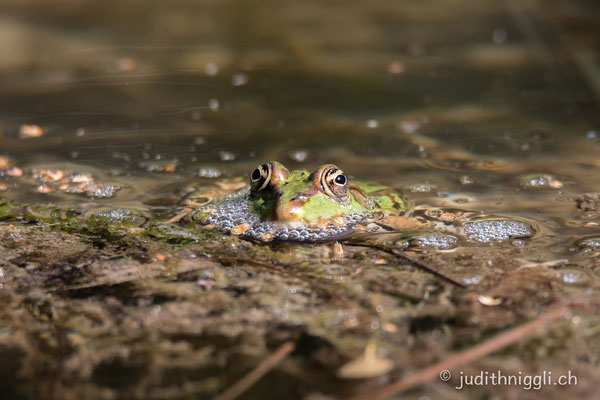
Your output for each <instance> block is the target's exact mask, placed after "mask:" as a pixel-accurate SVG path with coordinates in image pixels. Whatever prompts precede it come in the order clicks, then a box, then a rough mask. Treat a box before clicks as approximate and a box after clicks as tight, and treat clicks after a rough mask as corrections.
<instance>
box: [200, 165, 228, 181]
mask: <svg viewBox="0 0 600 400" xmlns="http://www.w3.org/2000/svg"><path fill="white" fill-rule="evenodd" d="M192 171H194V175H197V176H200V177H202V178H211V179H214V178H218V177H220V176H221V175H223V172H221V170H220V169H218V168H215V167H197V168H194V169H193V170H192Z"/></svg>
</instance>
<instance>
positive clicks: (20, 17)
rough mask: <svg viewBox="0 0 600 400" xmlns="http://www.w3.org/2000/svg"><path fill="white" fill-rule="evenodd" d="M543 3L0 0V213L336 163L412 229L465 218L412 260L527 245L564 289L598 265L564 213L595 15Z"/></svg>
mask: <svg viewBox="0 0 600 400" xmlns="http://www.w3.org/2000/svg"><path fill="white" fill-rule="evenodd" d="M541 3H542V2H540V1H534V0H532V1H523V2H521V1H517V0H506V1H504V2H481V1H476V0H449V1H420V2H398V1H393V0H377V1H374V2H361V1H344V2H338V1H335V2H318V1H304V2H278V1H269V0H267V1H263V2H260V4H258V3H256V2H250V1H247V0H226V1H220V2H212V1H185V0H177V1H169V2H163V1H158V0H155V1H145V2H140V1H130V2H122V1H118V0H110V1H106V0H104V1H88V2H79V1H74V0H73V1H70V0H62V1H56V2H52V3H47V2H43V1H36V0H31V1H27V2H22V1H17V0H8V1H3V2H2V4H0V48H2V49H3V51H2V58H1V59H0V198H1V199H3V200H7V201H11V202H14V203H16V204H44V205H52V206H56V207H59V208H65V209H78V210H81V211H82V212H88V211H90V210H92V211H93V210H100V209H102V210H106V209H112V208H115V209H116V208H127V209H130V210H131V209H133V210H137V211H139V212H140V213H141V214H143V215H145V216H146V217H151V216H156V215H164V214H165V213H168V212H169V210H172V208H173V206H174V205H175V204H176V203H177V202H178V200H179V199H180V198H181V197H182V196H183V195H184V194H185V193H186V190H188V189H189V187H190V186H192V185H193V186H195V187H203V186H207V185H212V184H213V183H214V182H215V181H216V180H217V179H221V178H228V177H237V176H249V174H250V172H251V171H252V170H253V169H254V168H255V167H256V166H257V165H259V164H262V163H264V162H266V161H269V160H278V161H281V162H283V163H284V164H286V165H287V166H288V168H290V169H307V170H312V169H314V168H316V167H317V166H319V165H322V164H325V163H333V164H336V165H338V166H339V167H340V168H342V169H343V170H344V171H345V172H346V173H347V174H348V175H349V176H351V177H354V178H358V179H366V180H370V181H376V182H380V183H382V184H385V185H388V186H391V187H393V188H395V189H398V190H399V191H402V192H403V193H405V194H406V195H407V196H408V197H409V198H410V199H411V200H412V201H413V202H414V204H415V206H416V211H415V212H416V213H417V214H419V215H429V216H431V215H433V214H435V212H436V211H435V210H438V211H437V212H439V213H442V212H443V211H448V210H452V212H453V213H455V214H457V213H464V214H465V215H466V216H467V217H465V218H466V219H465V220H464V221H463V222H465V224H463V225H462V227H461V228H460V229H459V228H456V229H455V230H453V231H451V232H446V234H450V235H451V236H449V239H444V237H443V236H435V235H434V236H422V237H419V238H417V239H415V240H414V241H413V242H414V243H417V244H416V245H415V247H416V248H424V249H428V250H432V249H435V248H441V249H444V248H455V247H456V246H457V245H461V246H466V247H477V246H483V247H485V248H486V249H487V248H488V247H489V246H490V243H491V244H492V245H495V244H496V245H497V244H498V243H501V244H502V246H504V247H502V246H499V248H500V247H502V248H523V247H524V248H525V249H526V250H525V252H526V253H527V252H530V253H531V254H535V255H536V257H537V259H536V260H527V261H529V262H534V261H535V262H540V263H543V262H552V260H567V261H565V262H564V263H567V262H572V263H580V264H578V265H576V266H575V267H573V268H572V269H561V270H559V271H558V272H557V274H558V279H559V280H562V283H564V284H565V285H572V284H573V283H577V282H581V280H580V278H581V277H582V276H587V272H586V271H583V270H584V269H586V268H592V266H593V265H594V263H595V262H596V261H595V260H597V259H596V257H597V255H598V253H597V252H598V248H600V245H599V244H598V243H600V225H599V224H600V214H599V213H600V205H599V203H600V200H598V199H596V198H594V197H593V196H591V197H589V198H586V197H582V195H583V194H584V193H592V192H599V191H600V173H599V172H600V161H599V160H600V157H599V155H600V109H599V106H598V99H599V96H600V67H599V65H598V63H597V61H598V53H597V49H598V48H600V47H599V45H600V39H599V38H598V35H597V22H598V18H597V15H598V11H600V10H598V6H597V5H596V4H595V3H593V2H591V1H578V2H575V3H569V4H563V3H562V2H558V1H551V2H544V4H543V5H542V4H541ZM592 10H593V11H592ZM594 11H595V12H594ZM594 33H595V34H596V35H595V36H594ZM488 217H489V218H488ZM482 221H483V222H484V225H481V224H482ZM511 223H512V225H511ZM453 235H456V236H453ZM457 237H459V238H460V242H457V241H456V240H457ZM414 243H413V244H414ZM440 243H441V244H440ZM457 243H458V244H457ZM432 251H434V250H432ZM434 253H435V251H434ZM564 263H562V264H564ZM562 264H560V263H559V264H557V265H562ZM5 267H6V265H5ZM1 271H2V270H0V272H1ZM469 274H470V275H469ZM469 274H465V276H464V277H463V281H464V282H467V284H471V283H474V284H477V283H478V282H479V281H480V280H481V277H480V276H479V278H478V275H477V274H476V273H473V271H472V270H469ZM334 275H335V274H334ZM1 277H2V275H0V278H1ZM473 279H475V281H473ZM478 279H479V280H478ZM581 279H583V278H581ZM586 282H587V286H584V287H582V288H581V290H582V291H584V290H586V289H590V288H591V287H593V284H592V283H590V282H591V281H590V280H587V281H586ZM590 290H591V289H590ZM596 296H597V295H596ZM1 327H2V325H0V328H1ZM1 332H2V330H1V329H0V337H2V334H1ZM104 373H105V374H107V375H110V373H109V372H107V371H105V372H104ZM102 374H103V373H102V372H97V374H96V375H94V376H95V377H98V376H103V375H102ZM131 374H133V375H135V371H133V372H131ZM30 376H35V374H33V375H30ZM190 380H193V379H192V378H190ZM0 381H1V378H0ZM167 381H168V379H167ZM175 381H176V380H175ZM98 382H101V379H100V378H98V380H97V382H96V384H98ZM117 386H118V385H117ZM117 386H114V387H117ZM324 387H325V386H322V387H321V389H323V388H324ZM138 389H139V388H138ZM140 390H141V389H140ZM206 390H207V391H208V392H207V393H213V394H214V392H210V390H214V386H212V389H210V390H209V389H206ZM323 390H325V389H323ZM325 391H326V392H328V393H335V392H336V391H335V390H333V389H331V388H328V390H325ZM58 393H63V392H58ZM98 393H100V392H98ZM115 393H116V392H115ZM128 393H129V394H130V395H131V393H135V396H138V397H139V398H142V397H143V395H140V393H142V392H139V391H138V392H135V391H134V392H128ZM143 393H146V394H147V393H148V392H143ZM161 393H162V392H161ZM165 393H166V392H165ZM196 393H204V392H202V390H200V389H199V390H197V391H196ZM155 394H156V393H155ZM38 395H39V393H38ZM178 395H180V394H178ZM156 396H157V397H156V398H159V397H161V396H162V395H161V396H159V395H156ZM40 397H44V396H40ZM168 397H169V396H167V395H164V396H162V397H161V398H168ZM183 397H185V396H183ZM183 397H182V398H183ZM107 398H109V397H107ZM315 398H316V397H315Z"/></svg>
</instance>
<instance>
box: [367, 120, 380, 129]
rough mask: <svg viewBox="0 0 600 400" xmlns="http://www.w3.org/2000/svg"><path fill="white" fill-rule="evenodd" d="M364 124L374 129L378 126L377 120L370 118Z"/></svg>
mask: <svg viewBox="0 0 600 400" xmlns="http://www.w3.org/2000/svg"><path fill="white" fill-rule="evenodd" d="M366 125H367V128H371V129H375V128H377V127H378V126H379V121H377V120H376V119H370V120H368V121H367V123H366Z"/></svg>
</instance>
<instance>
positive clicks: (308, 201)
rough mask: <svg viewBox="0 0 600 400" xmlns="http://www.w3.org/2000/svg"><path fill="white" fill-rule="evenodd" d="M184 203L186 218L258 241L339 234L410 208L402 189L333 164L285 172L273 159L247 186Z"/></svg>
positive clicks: (196, 195) (197, 195)
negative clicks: (361, 177) (351, 176)
mask: <svg viewBox="0 0 600 400" xmlns="http://www.w3.org/2000/svg"><path fill="white" fill-rule="evenodd" d="M199 199H200V201H199ZM184 204H185V205H187V206H188V207H191V208H192V209H193V211H191V212H190V213H189V215H188V216H187V219H191V220H193V221H197V222H200V223H202V224H204V225H208V226H214V227H217V228H220V229H222V230H225V231H227V232H231V233H234V234H240V235H245V236H249V237H253V238H255V239H259V240H263V241H271V240H289V241H322V240H332V239H339V238H341V237H344V236H346V235H348V234H350V233H352V232H355V231H358V230H360V231H364V230H370V229H371V227H370V224H372V223H376V222H377V221H382V220H385V219H386V218H388V219H389V218H390V217H392V218H393V217H399V216H403V215H406V214H407V213H408V211H409V203H408V201H407V199H406V198H405V197H404V196H402V194H400V193H398V192H396V191H394V190H393V189H392V188H390V187H387V186H383V185H379V184H375V183H370V182H364V181H353V182H351V181H350V179H349V178H348V176H347V175H346V174H344V172H342V170H340V169H339V168H338V167H336V166H335V165H333V164H326V165H323V166H321V167H319V168H317V169H315V170H314V171H312V172H308V171H302V170H298V171H292V172H290V171H289V170H288V169H287V168H285V167H284V166H283V165H282V164H280V163H278V162H277V161H271V162H269V163H266V164H262V165H260V166H258V167H257V168H256V169H255V170H254V171H253V172H252V174H251V175H250V186H249V187H248V186H246V187H244V188H243V189H241V190H238V191H237V192H234V193H232V194H229V195H227V196H225V197H223V198H221V199H219V198H215V199H210V200H207V198H206V193H205V192H203V191H198V192H195V193H192V194H190V195H188V196H187V197H186V198H185V201H184Z"/></svg>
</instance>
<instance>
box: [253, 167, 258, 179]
mask: <svg viewBox="0 0 600 400" xmlns="http://www.w3.org/2000/svg"><path fill="white" fill-rule="evenodd" d="M259 179H260V170H259V169H258V168H256V169H255V170H254V172H252V180H253V181H257V180H259Z"/></svg>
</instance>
